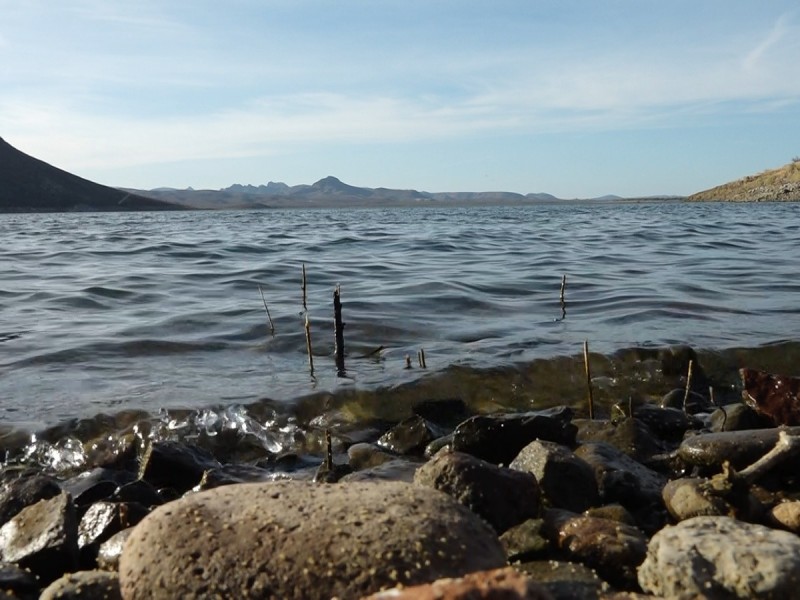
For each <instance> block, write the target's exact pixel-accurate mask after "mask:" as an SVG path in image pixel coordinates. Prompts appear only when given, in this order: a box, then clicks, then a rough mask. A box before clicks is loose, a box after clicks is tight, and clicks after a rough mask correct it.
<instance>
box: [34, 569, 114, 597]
mask: <svg viewBox="0 0 800 600" xmlns="http://www.w3.org/2000/svg"><path fill="white" fill-rule="evenodd" d="M70 598H74V599H75V600H121V599H122V595H121V594H120V591H119V576H118V575H117V574H116V573H110V572H108V571H77V572H76V573H69V574H67V575H64V576H63V577H61V578H59V579H56V580H55V581H54V582H53V583H51V584H50V585H48V586H47V587H46V588H45V589H44V590H43V591H42V595H41V596H40V597H39V600H69V599H70Z"/></svg>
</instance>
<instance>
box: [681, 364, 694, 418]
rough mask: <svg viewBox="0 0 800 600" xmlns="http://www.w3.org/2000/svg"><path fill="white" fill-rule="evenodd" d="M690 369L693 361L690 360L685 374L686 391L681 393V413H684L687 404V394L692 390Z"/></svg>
mask: <svg viewBox="0 0 800 600" xmlns="http://www.w3.org/2000/svg"><path fill="white" fill-rule="evenodd" d="M692 367H694V361H693V360H692V359H691V358H690V359H689V370H688V372H687V373H686V390H685V391H684V393H683V412H686V404H687V403H688V402H689V392H690V390H691V388H692Z"/></svg>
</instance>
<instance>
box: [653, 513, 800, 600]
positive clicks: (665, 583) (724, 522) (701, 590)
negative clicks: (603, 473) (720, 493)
mask: <svg viewBox="0 0 800 600" xmlns="http://www.w3.org/2000/svg"><path fill="white" fill-rule="evenodd" d="M639 584H640V585H641V586H642V589H643V590H645V591H646V592H650V593H651V594H656V595H660V596H665V597H667V598H794V597H796V594H797V589H798V585H800V538H798V537H797V536H796V535H794V534H792V533H789V532H786V531H778V530H775V529H770V528H768V527H764V526H763V525H754V524H751V523H743V522H741V521H737V520H735V519H732V518H730V517H695V518H693V519H687V520H686V521H681V522H680V523H678V524H677V525H675V526H669V527H665V528H664V529H662V530H661V531H659V532H658V533H657V534H656V535H654V536H653V538H652V539H651V540H650V544H649V546H648V550H647V558H646V559H645V561H644V563H643V564H642V566H641V567H640V568H639Z"/></svg>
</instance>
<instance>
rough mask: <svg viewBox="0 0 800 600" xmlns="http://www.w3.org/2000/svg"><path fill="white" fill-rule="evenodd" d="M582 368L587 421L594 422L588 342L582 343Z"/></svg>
mask: <svg viewBox="0 0 800 600" xmlns="http://www.w3.org/2000/svg"><path fill="white" fill-rule="evenodd" d="M583 366H584V369H585V371H586V387H587V388H588V389H589V419H590V420H594V392H593V391H592V371H591V369H590V368H589V340H584V342H583Z"/></svg>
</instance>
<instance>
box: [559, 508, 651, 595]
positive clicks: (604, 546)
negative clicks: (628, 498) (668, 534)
mask: <svg viewBox="0 0 800 600" xmlns="http://www.w3.org/2000/svg"><path fill="white" fill-rule="evenodd" d="M543 531H544V533H545V535H546V536H547V538H548V539H549V540H550V542H551V543H552V544H554V545H555V546H556V547H557V548H559V549H560V550H562V551H563V552H565V553H566V554H567V556H568V557H569V558H571V559H573V560H576V561H578V562H581V563H583V564H585V565H586V566H588V567H591V568H593V569H595V570H596V571H597V573H598V574H599V575H600V576H601V577H602V578H603V579H605V580H606V581H608V582H609V583H611V584H612V585H614V586H617V587H620V588H623V589H632V588H635V587H636V569H637V567H638V566H639V565H640V564H641V563H642V561H643V560H644V558H645V554H646V552H647V538H646V537H645V535H644V533H642V532H641V531H640V530H639V529H638V528H636V527H631V526H630V525H624V524H622V523H619V522H617V521H610V520H608V519H599V518H596V517H587V516H585V515H576V514H574V513H570V512H568V511H562V510H555V509H554V510H548V511H546V512H545V514H544V528H543Z"/></svg>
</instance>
